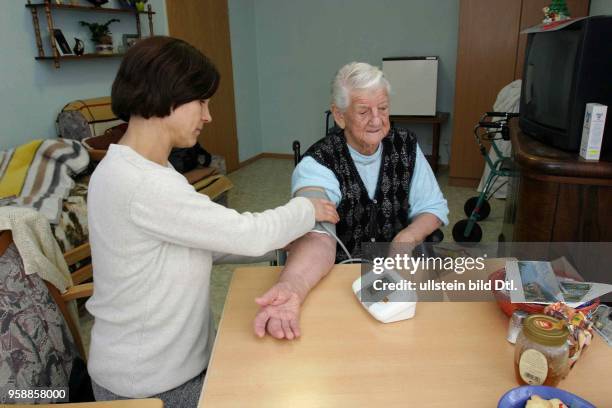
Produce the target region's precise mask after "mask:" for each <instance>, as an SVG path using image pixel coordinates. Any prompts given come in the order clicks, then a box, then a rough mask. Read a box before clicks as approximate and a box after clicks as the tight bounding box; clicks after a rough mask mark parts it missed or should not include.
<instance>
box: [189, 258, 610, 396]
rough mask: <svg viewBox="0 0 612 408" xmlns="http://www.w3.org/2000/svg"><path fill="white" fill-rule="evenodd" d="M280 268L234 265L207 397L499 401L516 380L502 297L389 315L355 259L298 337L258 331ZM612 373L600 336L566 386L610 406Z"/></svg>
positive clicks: (333, 278)
mask: <svg viewBox="0 0 612 408" xmlns="http://www.w3.org/2000/svg"><path fill="white" fill-rule="evenodd" d="M279 271H280V269H279V268H272V267H259V268H241V269H237V270H236V271H235V272H234V276H233V279H232V283H231V286H230V290H229V293H228V297H227V300H226V304H225V309H224V311H223V317H222V319H221V323H220V327H219V332H218V334H217V340H216V343H215V347H214V350H213V355H212V360H211V363H210V366H209V368H208V374H207V376H206V380H205V384H204V392H203V395H202V397H201V400H200V406H202V407H206V408H210V407H237V406H238V407H392V406H398V407H449V406H452V407H468V406H469V407H487V408H491V407H495V406H497V401H498V400H499V398H500V397H501V396H502V395H503V394H504V393H505V392H506V391H508V390H510V389H512V388H514V387H516V386H517V385H518V384H517V382H516V379H515V377H514V367H513V355H514V347H513V345H512V344H510V343H508V342H507V341H506V332H507V326H508V319H507V318H506V316H505V315H504V314H503V313H502V312H501V311H500V310H499V308H498V307H497V305H496V304H495V303H488V302H481V303H418V305H417V310H416V316H415V317H414V318H413V319H411V320H406V321H402V322H397V323H391V324H381V323H379V322H377V321H376V320H374V319H373V318H372V317H371V316H370V315H369V314H368V313H367V312H366V311H365V310H364V309H363V308H362V307H361V305H360V304H359V302H358V301H357V299H356V298H355V296H354V295H353V292H352V290H351V283H352V282H353V280H354V279H356V278H357V277H358V276H359V267H358V266H354V265H353V266H336V267H335V268H334V269H333V270H332V271H331V272H330V275H329V276H327V277H326V278H325V279H324V280H323V281H322V282H321V283H320V284H319V286H318V287H317V288H316V289H315V290H314V291H313V292H312V293H311V295H310V296H309V297H308V299H307V300H306V302H305V304H304V306H303V313H302V319H301V324H302V337H301V338H300V339H299V340H297V341H286V340H275V339H273V338H271V337H265V338H263V339H259V338H257V337H256V336H255V335H254V334H253V331H252V321H253V317H254V316H255V313H256V312H257V306H256V304H255V303H254V301H253V299H254V298H255V297H256V296H258V295H260V294H261V293H263V292H264V291H266V290H267V289H268V288H269V287H270V286H271V285H272V284H273V283H275V282H276V280H277V277H278V273H279ZM611 374H612V348H610V347H608V346H607V345H606V344H605V343H604V342H603V341H602V340H601V339H600V338H599V337H597V336H596V337H595V340H594V342H593V344H592V345H591V347H590V349H588V350H586V352H585V354H584V355H583V357H582V359H581V361H579V362H578V363H577V364H576V366H575V367H574V369H573V370H572V372H571V373H570V375H569V376H568V377H567V378H566V379H565V380H563V381H562V382H561V384H560V387H561V388H563V389H565V390H568V391H571V392H574V393H576V394H578V395H580V396H582V397H583V398H585V399H586V400H589V401H590V402H592V403H594V404H595V405H596V406H598V407H604V406H608V407H609V406H611V405H612V393H610V378H611ZM606 404H607V405H606Z"/></svg>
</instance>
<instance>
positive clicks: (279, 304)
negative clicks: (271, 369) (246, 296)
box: [253, 282, 300, 340]
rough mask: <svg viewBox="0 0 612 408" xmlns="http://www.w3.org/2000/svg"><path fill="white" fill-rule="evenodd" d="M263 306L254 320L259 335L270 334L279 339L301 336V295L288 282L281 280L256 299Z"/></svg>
mask: <svg viewBox="0 0 612 408" xmlns="http://www.w3.org/2000/svg"><path fill="white" fill-rule="evenodd" d="M255 303H257V304H258V305H259V306H261V308H260V309H259V312H257V315H256V316H255V320H254V322H253V329H254V331H255V334H256V335H257V336H258V337H263V336H265V334H266V331H267V332H268V334H270V335H271V336H272V337H274V338H277V339H283V338H286V339H288V340H292V339H294V338H297V337H300V323H299V318H300V297H299V296H298V294H297V292H296V291H295V290H294V288H293V287H292V286H291V285H289V284H288V283H286V282H279V283H277V284H276V285H274V286H272V288H270V290H268V291H267V292H266V293H264V294H263V295H262V296H261V297H258V298H256V299H255Z"/></svg>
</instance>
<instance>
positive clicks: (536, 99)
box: [519, 16, 612, 155]
mask: <svg viewBox="0 0 612 408" xmlns="http://www.w3.org/2000/svg"><path fill="white" fill-rule="evenodd" d="M611 38H612V16H592V17H587V18H584V19H576V20H573V21H569V22H568V24H567V25H565V26H561V27H558V28H556V29H555V28H553V29H550V30H548V29H540V31H533V32H531V33H530V34H529V38H528V40H527V48H526V50H525V66H524V68H523V84H522V88H521V107H520V118H519V125H520V127H521V130H522V131H523V132H524V133H525V134H528V135H530V136H532V137H533V138H535V139H537V140H539V141H541V142H543V143H545V144H548V145H551V146H553V147H556V148H559V149H563V150H567V151H572V152H576V151H578V149H579V147H580V139H581V136H582V126H583V121H584V112H585V107H586V104H587V103H600V104H602V105H606V106H612V82H611V81H609V78H610V72H612V58H610V55H612V41H611ZM611 123H612V121H611V120H608V121H607V122H606V125H605V130H604V140H603V146H602V155H603V153H604V151H606V150H610V151H611V152H612V141H611V142H610V143H608V142H607V139H611V138H612V127H611V126H610V124H611Z"/></svg>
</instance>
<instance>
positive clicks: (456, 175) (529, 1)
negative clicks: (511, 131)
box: [449, 0, 589, 187]
mask: <svg viewBox="0 0 612 408" xmlns="http://www.w3.org/2000/svg"><path fill="white" fill-rule="evenodd" d="M549 4H550V0H461V5H460V8H459V42H458V47H457V71H456V79H455V102H454V112H453V135H452V143H451V157H450V178H449V184H451V185H459V186H468V187H473V186H476V185H478V181H479V180H480V177H481V175H482V171H483V168H484V159H483V158H482V156H481V155H480V153H479V151H478V148H477V146H476V143H475V141H474V134H473V128H474V125H475V124H476V122H477V121H478V119H479V118H480V116H481V115H482V114H483V113H484V112H486V111H490V110H492V108H493V103H494V102H495V98H496V97H497V94H498V92H499V91H500V90H501V88H503V87H504V86H506V85H507V84H509V83H510V82H512V81H513V80H515V79H518V78H521V76H522V72H523V60H524V54H525V44H526V40H527V36H526V35H521V34H519V32H520V31H521V30H523V29H524V28H526V27H530V26H533V25H536V24H538V23H539V22H541V21H542V18H543V17H544V14H543V12H542V8H543V7H545V6H548V5H549ZM567 4H568V8H569V10H570V13H571V15H572V16H574V17H579V16H586V15H588V10H589V0H568V1H567Z"/></svg>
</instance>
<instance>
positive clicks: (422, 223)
mask: <svg viewBox="0 0 612 408" xmlns="http://www.w3.org/2000/svg"><path fill="white" fill-rule="evenodd" d="M441 226H442V221H440V219H439V218H438V217H437V216H435V215H433V214H430V213H422V214H419V215H417V216H416V217H415V218H414V219H413V220H412V223H410V225H408V226H407V227H406V228H404V229H403V230H401V231H400V232H398V233H397V235H396V236H395V238H393V242H397V243H400V242H401V243H405V244H410V245H417V244H420V243H421V242H423V241H425V238H427V236H428V235H429V234H431V233H432V232H434V231H435V230H436V229H438V228H440V227H441Z"/></svg>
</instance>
